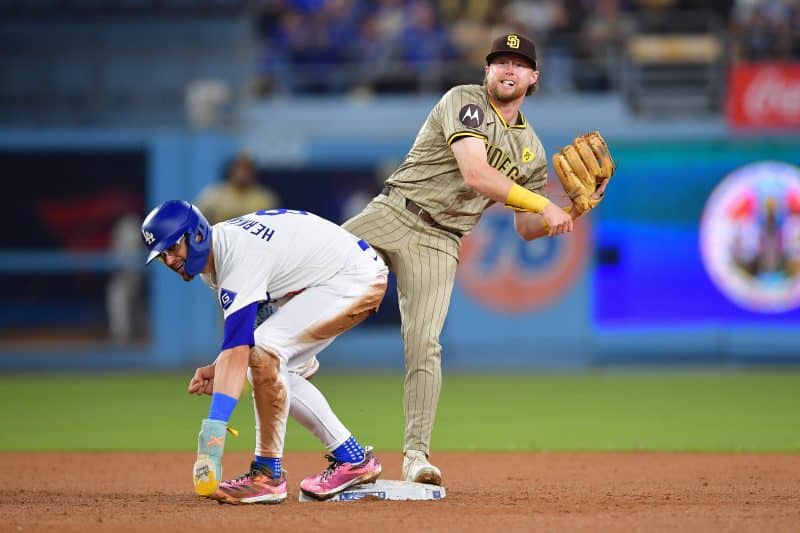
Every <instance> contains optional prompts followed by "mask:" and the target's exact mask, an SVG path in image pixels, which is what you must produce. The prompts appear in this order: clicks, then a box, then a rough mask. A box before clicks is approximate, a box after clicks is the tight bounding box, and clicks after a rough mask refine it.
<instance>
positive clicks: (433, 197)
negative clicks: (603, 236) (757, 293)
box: [344, 34, 607, 485]
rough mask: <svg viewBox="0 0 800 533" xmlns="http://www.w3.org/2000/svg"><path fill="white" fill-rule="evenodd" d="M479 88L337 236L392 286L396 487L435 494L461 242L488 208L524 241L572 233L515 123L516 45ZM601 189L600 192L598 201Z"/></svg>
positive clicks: (524, 63)
mask: <svg viewBox="0 0 800 533" xmlns="http://www.w3.org/2000/svg"><path fill="white" fill-rule="evenodd" d="M486 63H487V64H486V67H485V78H484V84H483V85H460V86H456V87H454V88H452V89H451V90H449V91H448V92H447V93H446V94H445V95H444V96H443V97H442V98H441V100H439V102H438V103H437V104H436V106H435V107H434V108H433V109H432V110H431V112H430V114H429V115H428V118H427V120H426V121H425V123H424V124H423V125H422V128H421V129H420V130H419V133H418V134H417V138H416V140H415V141H414V144H413V146H412V147H411V150H410V151H409V153H408V155H406V158H405V160H404V161H403V163H402V164H401V165H400V166H399V168H398V169H397V170H396V171H395V172H394V173H393V174H392V175H391V176H389V178H387V180H386V183H385V187H384V190H383V192H382V193H381V194H380V195H379V196H377V197H375V198H374V199H373V200H372V201H371V202H370V203H369V204H368V205H367V207H365V208H364V210H363V211H362V212H361V213H360V214H358V215H356V216H355V217H353V218H352V219H350V220H348V221H347V222H345V224H344V227H345V229H347V230H348V231H350V232H351V233H353V234H355V235H357V236H359V237H362V238H363V239H365V240H366V241H367V242H369V243H370V245H371V246H372V247H373V248H374V249H375V250H377V251H378V252H379V253H380V254H381V255H382V256H383V257H384V259H385V260H386V263H387V265H388V266H389V268H390V270H391V271H393V272H394V273H395V275H396V277H397V291H398V295H399V304H400V315H401V319H402V337H403V343H404V345H405V362H406V375H405V384H404V394H403V407H404V412H405V441H404V444H403V451H404V460H403V478H404V479H405V480H407V481H416V482H421V483H431V484H436V485H439V484H441V482H442V474H441V471H440V470H439V469H438V468H437V467H435V466H434V465H432V464H431V463H430V462H429V460H428V456H429V453H430V442H431V434H432V431H433V423H434V418H435V416H436V408H437V404H438V400H439V392H440V389H441V345H440V344H439V335H440V333H441V331H442V326H443V324H444V320H445V317H446V315H447V309H448V305H449V302H450V294H451V292H452V289H453V284H454V282H455V275H456V267H457V265H458V254H459V246H460V242H461V237H463V236H464V235H465V234H466V233H468V232H469V231H470V230H471V229H472V228H473V227H474V226H475V224H477V223H478V220H479V219H480V217H481V215H482V214H483V212H484V211H485V210H486V209H487V208H488V207H489V206H490V205H492V204H493V203H494V202H502V203H503V204H505V205H506V206H507V207H510V208H513V209H514V211H515V213H514V227H515V229H516V231H517V233H518V234H519V235H520V236H521V237H522V238H523V239H525V240H532V239H536V238H539V237H542V236H551V237H552V236H555V235H561V234H564V233H569V232H571V231H572V229H573V219H575V218H577V216H578V212H577V210H576V209H574V207H573V206H570V207H569V208H566V209H562V208H561V207H558V206H557V205H555V204H554V203H552V202H551V201H550V200H549V199H548V198H547V197H546V196H545V193H544V189H545V185H546V184H547V161H546V158H545V152H544V148H543V147H542V143H541V141H540V140H539V138H538V137H537V136H536V134H535V133H534V131H533V129H532V127H531V125H530V123H529V122H528V120H527V119H526V117H525V116H524V115H523V114H522V112H521V111H520V107H521V106H522V103H523V101H524V100H525V97H526V96H528V95H530V94H531V93H532V92H533V91H534V90H535V89H536V85H537V81H538V79H539V71H538V70H537V69H536V50H535V46H534V44H533V42H532V41H531V40H530V39H527V38H525V37H523V36H521V35H518V34H508V35H503V36H501V37H499V38H497V39H495V40H494V41H493V43H492V47H491V50H490V52H489V54H488V55H487V56H486ZM606 183H607V181H606V182H603V183H601V184H600V186H599V187H598V189H597V192H596V193H595V194H597V195H598V196H602V194H603V191H604V189H605V185H606Z"/></svg>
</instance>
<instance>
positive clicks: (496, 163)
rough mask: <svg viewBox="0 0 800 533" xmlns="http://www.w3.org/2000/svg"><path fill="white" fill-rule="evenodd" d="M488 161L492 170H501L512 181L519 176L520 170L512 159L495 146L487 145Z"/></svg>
mask: <svg viewBox="0 0 800 533" xmlns="http://www.w3.org/2000/svg"><path fill="white" fill-rule="evenodd" d="M486 160H487V161H488V162H489V165H491V166H492V168H495V169H497V170H499V171H500V172H502V173H503V174H505V175H506V176H508V177H509V178H511V179H512V180H513V179H514V178H516V177H517V176H519V168H517V166H516V165H513V164H512V162H511V158H510V157H508V156H507V155H506V154H505V152H503V150H501V149H500V148H498V147H497V146H494V145H493V144H487V145H486Z"/></svg>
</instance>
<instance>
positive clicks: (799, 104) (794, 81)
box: [726, 62, 800, 128]
mask: <svg viewBox="0 0 800 533" xmlns="http://www.w3.org/2000/svg"><path fill="white" fill-rule="evenodd" d="M726 115H727V119H728V122H729V123H730V124H731V125H733V126H736V127H739V128H764V127H767V128H787V127H789V128H792V127H793V128H800V63H789V62H786V63H745V64H741V65H735V66H734V67H732V68H731V70H730V77H729V92H728V100H727V105H726Z"/></svg>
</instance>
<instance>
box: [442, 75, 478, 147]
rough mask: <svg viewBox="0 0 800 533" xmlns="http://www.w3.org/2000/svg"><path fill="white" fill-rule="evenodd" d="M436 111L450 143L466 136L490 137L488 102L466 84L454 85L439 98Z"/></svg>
mask: <svg viewBox="0 0 800 533" xmlns="http://www.w3.org/2000/svg"><path fill="white" fill-rule="evenodd" d="M436 112H437V118H438V119H439V121H440V122H441V125H442V131H443V133H444V137H445V139H447V144H448V145H450V144H453V143H454V142H455V141H457V140H458V139H462V138H464V137H477V138H479V139H481V140H484V141H485V140H486V139H487V138H488V135H487V131H486V115H487V113H488V110H487V109H486V102H485V100H483V99H481V98H478V96H477V95H476V94H475V92H474V91H469V90H468V89H467V88H466V87H464V86H458V87H454V88H453V89H451V90H450V91H448V92H447V93H445V95H444V96H443V97H442V99H441V100H439V103H438V104H437V110H436Z"/></svg>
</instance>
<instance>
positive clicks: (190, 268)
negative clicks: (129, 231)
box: [142, 200, 211, 276]
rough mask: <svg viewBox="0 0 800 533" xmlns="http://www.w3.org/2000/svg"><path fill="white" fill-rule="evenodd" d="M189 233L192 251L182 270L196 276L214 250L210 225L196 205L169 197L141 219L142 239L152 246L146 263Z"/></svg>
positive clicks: (187, 236) (189, 243)
mask: <svg viewBox="0 0 800 533" xmlns="http://www.w3.org/2000/svg"><path fill="white" fill-rule="evenodd" d="M183 236H186V244H187V245H188V247H189V252H188V254H187V257H186V264H185V265H184V266H183V270H184V271H185V272H186V273H187V274H188V275H190V276H195V275H197V274H199V273H200V271H201V270H203V267H204V266H205V264H206V261H208V253H209V251H210V250H211V226H210V225H209V223H208V220H206V217H204V216H203V213H201V212H200V210H199V209H197V208H196V207H195V206H193V205H192V204H190V203H189V202H184V201H183V200H169V201H168V202H164V203H163V204H161V205H159V206H157V207H155V208H154V209H153V210H152V211H150V214H148V215H147V218H145V219H144V222H142V240H144V244H145V246H147V248H148V250H150V254H149V255H148V256H147V264H150V262H151V261H152V260H153V259H155V258H156V257H158V256H159V254H161V253H162V252H164V251H165V250H167V249H168V248H170V247H171V246H172V245H174V244H175V243H176V242H178V240H179V239H180V238H181V237H183Z"/></svg>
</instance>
